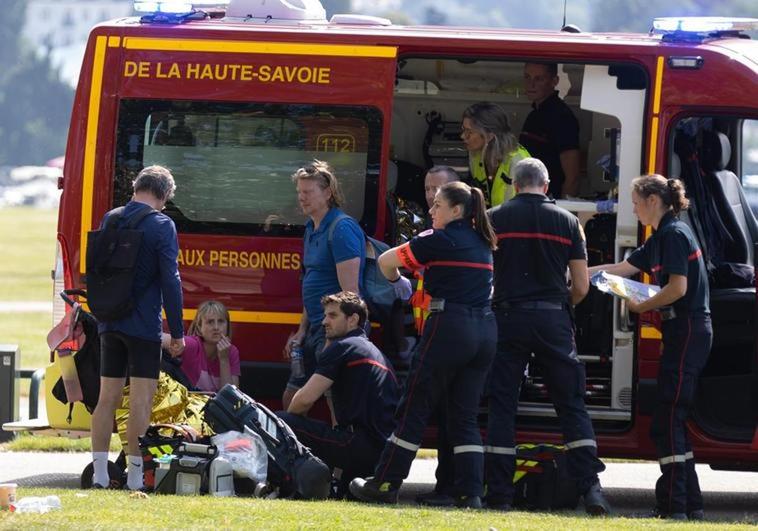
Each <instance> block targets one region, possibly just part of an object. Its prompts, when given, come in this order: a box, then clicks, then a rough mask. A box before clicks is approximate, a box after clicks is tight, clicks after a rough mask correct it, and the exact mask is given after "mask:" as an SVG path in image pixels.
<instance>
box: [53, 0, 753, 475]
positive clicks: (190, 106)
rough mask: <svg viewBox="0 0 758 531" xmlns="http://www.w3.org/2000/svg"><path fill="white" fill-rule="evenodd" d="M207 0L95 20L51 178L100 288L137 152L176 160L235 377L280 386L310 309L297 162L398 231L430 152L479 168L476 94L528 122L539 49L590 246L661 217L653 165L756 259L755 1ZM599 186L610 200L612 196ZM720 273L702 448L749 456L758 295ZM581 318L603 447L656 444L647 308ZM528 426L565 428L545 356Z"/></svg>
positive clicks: (530, 388) (199, 268)
mask: <svg viewBox="0 0 758 531" xmlns="http://www.w3.org/2000/svg"><path fill="white" fill-rule="evenodd" d="M213 3H214V4H224V5H217V6H215V7H214V6H210V7H209V6H206V8H205V10H201V9H200V8H198V7H197V6H195V7H193V6H192V5H187V6H184V7H182V8H179V9H177V6H176V5H174V3H171V2H137V4H139V5H138V7H139V8H140V9H145V8H148V7H149V8H150V9H153V10H155V11H154V12H151V13H145V14H144V16H143V17H142V18H139V17H134V18H124V19H120V20H116V21H113V22H110V23H106V24H102V25H99V26H97V27H96V28H94V29H93V30H92V33H91V36H90V39H89V43H88V45H87V49H86V55H85V59H84V64H83V68H82V71H81V76H80V80H79V85H78V88H77V92H76V99H75V102H74V109H73V116H72V120H71V128H70V132H69V137H68V145H67V150H66V164H65V169H64V176H63V179H62V181H61V187H62V189H63V193H62V198H61V203H60V214H59V222H58V247H57V263H56V267H55V275H54V276H55V285H56V287H55V291H56V292H57V291H59V290H60V289H62V288H63V287H66V288H86V278H85V267H84V261H83V257H84V256H85V249H86V245H87V231H88V230H90V229H92V228H93V227H95V226H97V224H98V223H99V221H100V219H101V217H102V215H103V214H104V213H105V212H106V211H107V210H109V209H111V208H113V207H115V206H118V205H122V204H124V203H125V202H126V201H127V200H128V199H129V197H130V190H131V181H132V179H133V178H134V177H135V176H136V174H137V173H138V172H139V170H140V169H141V168H143V167H144V166H147V165H150V164H162V165H165V166H168V167H170V168H171V170H172V171H173V174H174V176H175V178H176V181H177V186H178V189H177V192H176V197H175V198H174V200H173V201H172V202H171V203H170V204H169V205H168V207H167V209H166V213H167V214H168V215H169V216H170V217H171V218H172V219H173V220H174V221H175V223H176V226H177V229H178V232H179V239H180V247H181V254H180V258H179V260H180V266H181V276H182V281H183V289H184V301H185V309H184V316H185V319H188V320H189V319H191V318H192V317H193V315H194V312H195V310H196V308H197V306H198V304H199V303H200V302H202V301H203V300H206V299H211V298H212V299H217V300H220V301H222V302H223V303H224V304H226V305H227V306H228V307H229V308H230V310H231V317H232V320H233V326H234V337H235V343H236V344H237V345H238V346H239V348H240V351H241V355H242V360H243V361H242V366H243V369H242V370H243V374H242V378H241V387H242V389H243V390H245V391H247V392H248V393H250V394H252V395H253V396H255V397H257V398H260V399H265V400H275V399H278V397H280V396H281V392H282V389H283V386H284V383H285V380H286V377H287V374H288V366H287V364H286V362H285V360H283V359H282V347H283V345H284V342H285V340H286V338H287V335H288V334H289V333H290V332H292V331H293V329H294V328H295V326H296V325H297V323H298V322H299V320H300V311H301V308H302V305H301V301H300V297H299V293H300V284H299V278H300V270H301V264H302V239H301V237H302V235H303V230H304V222H305V219H304V216H303V215H302V213H301V212H300V211H299V209H298V205H297V201H296V194H295V191H294V187H293V184H292V182H291V180H290V175H291V174H292V172H293V171H294V170H295V169H296V168H298V167H299V166H300V165H302V164H303V163H305V162H307V161H309V160H312V159H314V158H318V159H323V160H327V161H329V162H330V163H331V164H332V165H333V166H334V167H335V169H336V173H337V175H338V177H339V178H340V179H341V181H342V183H343V185H344V188H345V192H346V196H347V198H348V200H347V211H348V212H349V213H350V214H351V215H353V216H354V217H355V218H356V219H358V220H360V223H361V225H362V226H363V227H364V229H365V230H366V232H367V233H369V234H371V235H374V236H376V237H378V238H381V239H391V240H392V239H395V238H397V234H398V230H397V215H396V211H397V210H398V208H400V209H401V210H402V209H403V208H407V207H408V205H409V204H413V203H417V204H420V205H423V204H424V197H423V194H424V192H423V175H424V171H425V169H426V168H428V167H429V166H430V165H432V164H448V165H452V166H454V167H457V168H459V169H461V170H462V171H463V172H465V171H466V169H467V153H466V151H465V150H464V148H463V144H462V142H461V141H460V138H459V135H460V122H461V113H462V111H463V110H464V109H465V108H466V107H467V106H468V105H470V104H472V103H474V102H478V101H492V102H495V103H498V104H499V105H501V106H502V107H504V108H505V109H506V111H507V112H508V114H509V117H510V119H511V126H512V128H513V130H514V131H515V132H516V133H518V131H520V129H521V125H522V123H523V121H524V119H525V118H526V116H527V114H528V113H529V111H530V110H531V104H530V102H529V101H528V100H527V99H526V97H525V94H524V90H523V70H524V65H525V63H527V62H534V61H538V62H555V63H557V64H558V65H559V76H560V83H559V85H558V87H557V88H558V90H559V93H560V96H561V97H562V98H563V99H564V101H565V102H566V103H567V104H568V105H569V107H570V108H571V109H572V110H573V112H574V114H575V115H576V116H577V118H578V120H579V124H580V152H581V161H582V162H581V168H582V169H581V181H580V182H581V186H580V192H579V197H578V198H576V199H571V200H563V201H559V204H562V205H563V206H565V207H566V208H568V209H569V210H572V211H574V212H576V213H577V215H578V216H579V217H580V219H581V220H582V221H583V222H584V223H585V227H586V232H587V238H588V247H589V248H590V262H591V263H597V262H599V261H600V260H609V259H610V260H618V259H622V258H623V257H624V256H625V255H626V253H628V252H629V251H630V250H631V249H633V248H635V247H637V246H638V245H639V244H640V243H641V242H642V241H644V238H645V237H646V236H647V235H649V228H647V227H642V226H639V224H638V223H637V220H636V218H635V216H634V214H633V212H632V204H631V201H630V198H629V183H630V181H631V179H632V178H634V177H636V176H637V175H639V174H642V173H648V172H657V173H661V174H664V175H670V176H675V175H679V176H681V177H682V178H683V179H684V180H685V183H686V184H687V186H688V190H690V195H691V196H692V200H693V203H694V207H695V208H694V210H693V211H692V212H691V213H690V221H689V222H690V223H691V224H692V225H693V227H694V228H695V229H696V233H697V234H698V235H699V237H700V238H702V242H701V243H702V244H703V246H705V247H708V246H709V245H710V246H711V247H712V248H713V249H712V251H713V253H712V255H713V256H714V257H715V256H717V252H716V251H718V253H720V254H718V257H719V259H720V261H722V262H728V263H741V264H747V265H753V264H754V259H755V255H756V248H755V245H756V242H758V228H756V222H755V217H754V215H753V213H752V212H751V206H750V200H751V198H752V197H755V195H756V192H758V182H757V181H758V99H756V94H758V44H756V42H754V41H752V40H750V39H749V38H747V35H746V34H745V32H744V30H750V29H755V27H756V26H755V24H756V21H751V20H726V19H710V20H702V19H682V20H675V19H667V20H659V21H658V22H657V28H658V30H657V31H654V32H651V34H610V33H605V34H598V33H582V32H579V33H576V32H568V31H563V32H562V31H535V30H530V31H522V30H510V29H494V28H459V27H424V26H411V27H409V26H394V25H392V24H391V23H390V22H389V21H388V20H385V19H380V18H376V17H361V16H356V15H336V16H334V17H333V18H332V19H331V20H326V19H325V17H324V11H323V9H322V8H321V6H320V5H319V4H318V2H314V1H308V2H300V3H298V4H297V5H298V6H300V7H293V6H295V3H288V2H283V1H282V2H277V1H274V0H270V1H266V2H261V1H260V0H258V1H252V0H227V1H224V2H213ZM182 4H185V3H182ZM205 4H208V2H205ZM172 11H184V12H183V13H177V12H172ZM696 192H697V193H696ZM609 198H611V199H612V198H618V201H617V202H606V203H603V204H601V205H602V206H604V207H605V209H606V210H609V212H608V213H598V201H599V200H607V199H609ZM602 206H601V208H602ZM753 207H755V204H753ZM717 225H718V229H717V230H716V229H713V227H715V226H717ZM727 284H728V282H727V283H725V284H724V285H714V286H713V287H712V293H711V301H712V310H713V320H714V328H715V342H714V346H713V351H712V353H711V356H710V361H709V362H708V366H707V367H706V369H705V370H704V372H703V374H702V377H701V381H700V388H699V392H698V398H697V403H696V406H695V408H694V411H693V416H692V419H691V422H690V423H689V427H690V430H691V433H692V440H693V444H694V449H695V453H696V454H697V455H698V458H699V459H701V460H703V461H704V462H708V463H711V464H712V465H713V466H719V467H728V468H735V469H751V468H752V469H755V468H758V432H757V431H756V421H757V420H758V360H757V359H756V356H757V354H756V311H757V310H756V308H757V307H758V302H757V301H756V289H755V286H752V287H751V286H744V285H742V286H739V287H735V286H729V285H727ZM56 304H57V306H56V311H58V312H62V311H63V308H62V303H59V302H56ZM576 320H577V327H578V338H577V342H578V347H579V353H580V355H581V357H582V359H584V361H585V362H586V364H587V374H588V378H587V391H586V399H587V404H588V409H589V411H590V415H591V416H592V418H593V421H594V423H595V429H596V432H597V434H598V442H599V448H600V453H601V454H602V455H604V456H615V457H633V458H654V449H653V446H652V444H651V442H650V440H649V436H648V431H649V424H650V412H651V403H652V402H653V400H654V392H655V375H656V369H657V365H658V360H659V356H660V347H661V334H660V327H659V321H658V318H657V316H656V314H654V313H650V314H645V315H642V316H641V317H640V318H639V319H636V320H635V319H634V318H633V317H632V316H630V314H629V312H627V311H626V309H625V307H624V305H623V304H622V303H620V302H619V301H618V300H611V299H610V298H603V297H602V296H600V295H595V296H594V297H591V299H590V300H588V301H587V303H585V304H583V305H581V306H580V307H578V308H577V315H576ZM485 415H486V411H485V410H483V418H484V416H485ZM519 426H520V432H519V433H520V438H521V439H522V440H530V441H535V440H539V441H557V440H559V436H558V430H557V423H556V418H555V412H554V410H553V407H552V405H551V404H550V402H549V400H548V399H547V395H546V393H545V388H544V385H543V382H542V379H541V377H540V372H539V367H537V366H535V367H530V369H529V374H528V375H526V377H525V382H524V385H523V386H522V399H521V403H520V406H519ZM429 434H430V435H433V431H430V432H429Z"/></svg>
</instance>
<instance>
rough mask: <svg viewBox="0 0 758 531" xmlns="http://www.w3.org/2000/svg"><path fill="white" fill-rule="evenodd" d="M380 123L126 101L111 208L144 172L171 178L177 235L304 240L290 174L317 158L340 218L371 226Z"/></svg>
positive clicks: (364, 113) (252, 108)
mask: <svg viewBox="0 0 758 531" xmlns="http://www.w3.org/2000/svg"><path fill="white" fill-rule="evenodd" d="M381 131H382V120H381V114H380V112H379V111H378V110H377V109H374V108H370V107H330V106H321V105H318V106H317V105H271V104H251V103H217V102H186V101H173V102H172V101H145V100H123V101H122V102H121V103H120V112H119V127H118V133H117V157H116V165H115V185H114V194H113V202H114V205H121V204H124V203H126V202H127V201H128V200H129V197H130V195H131V181H132V180H133V179H134V177H135V176H136V174H137V173H138V172H139V170H140V169H142V168H143V167H145V166H149V165H151V164H160V165H163V166H166V167H168V168H170V169H171V171H172V173H173V175H174V178H175V179H176V184H177V190H176V195H175V197H174V199H173V201H171V202H170V203H169V205H167V207H166V213H167V214H168V215H169V216H171V217H172V218H173V219H174V221H175V222H176V224H177V229H178V230H179V231H180V232H186V233H220V234H252V235H255V234H260V235H265V236H277V235H280V236H285V235H286V236H290V235H296V234H301V233H302V231H303V227H304V223H305V217H304V216H303V214H302V212H301V210H300V208H299V206H298V203H297V197H296V194H295V186H294V184H293V183H292V180H291V175H292V173H293V172H294V171H295V170H296V169H297V168H299V167H300V166H302V165H303V164H305V163H307V162H309V161H311V160H313V159H320V160H325V161H327V162H329V163H330V164H331V165H332V167H333V168H334V170H335V173H336V175H337V178H338V179H339V181H340V184H341V185H342V189H343V193H344V195H345V205H344V209H345V210H346V211H347V213H348V214H350V215H352V216H353V217H355V218H356V219H359V220H361V221H362V222H363V224H364V226H366V227H368V228H371V227H372V226H373V225H374V222H375V219H374V218H375V212H376V204H375V203H376V197H377V193H376V191H377V185H378V168H379V153H380V142H381Z"/></svg>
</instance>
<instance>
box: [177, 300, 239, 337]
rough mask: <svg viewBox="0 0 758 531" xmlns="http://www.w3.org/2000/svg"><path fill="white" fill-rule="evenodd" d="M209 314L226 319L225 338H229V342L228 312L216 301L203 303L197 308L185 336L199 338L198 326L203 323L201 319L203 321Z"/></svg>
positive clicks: (230, 322) (229, 323) (229, 321)
mask: <svg viewBox="0 0 758 531" xmlns="http://www.w3.org/2000/svg"><path fill="white" fill-rule="evenodd" d="M209 314H217V315H220V316H222V317H223V318H224V319H226V337H228V338H229V340H231V339H232V320H231V319H230V318H229V310H227V309H226V306H224V305H223V304H221V303H220V302H218V301H205V302H204V303H202V304H201V305H200V306H198V308H197V313H196V314H195V318H194V319H192V322H191V323H190V325H189V328H188V329H187V335H188V336H199V335H200V325H201V324H202V322H203V319H205V318H206V317H207V316H208V315H209Z"/></svg>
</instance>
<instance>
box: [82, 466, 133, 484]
mask: <svg viewBox="0 0 758 531" xmlns="http://www.w3.org/2000/svg"><path fill="white" fill-rule="evenodd" d="M94 475H95V464H94V463H90V464H88V465H87V466H85V467H84V470H82V475H81V478H80V480H79V481H80V486H81V488H83V489H91V488H92V477H93V476H94ZM108 477H110V478H111V481H110V484H109V485H108V487H107V488H109V489H122V488H123V487H124V484H125V481H124V470H123V469H122V468H119V466H118V465H117V464H116V463H114V462H113V461H108Z"/></svg>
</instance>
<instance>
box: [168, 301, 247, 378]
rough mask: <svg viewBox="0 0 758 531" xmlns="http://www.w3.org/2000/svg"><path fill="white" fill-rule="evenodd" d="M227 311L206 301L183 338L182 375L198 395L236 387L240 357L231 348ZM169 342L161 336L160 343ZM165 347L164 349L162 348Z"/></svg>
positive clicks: (235, 348) (221, 306)
mask: <svg viewBox="0 0 758 531" xmlns="http://www.w3.org/2000/svg"><path fill="white" fill-rule="evenodd" d="M231 339H232V324H231V322H230V320H229V310H227V309H226V306H224V305H223V304H221V303H220V302H217V301H205V302H204V303H202V304H201V305H200V307H199V308H198V309H197V314H196V315H195V319H193V321H192V323H191V324H190V326H189V329H188V330H187V335H186V336H185V337H184V343H185V347H184V351H183V352H182V358H181V359H182V366H181V368H182V371H183V372H184V374H186V375H187V378H189V380H190V381H191V382H192V383H193V385H194V386H195V387H197V388H198V389H199V390H200V391H211V392H215V391H218V390H219V389H221V388H222V387H223V386H224V385H226V384H228V383H231V384H234V385H239V376H240V353H239V350H238V349H237V347H235V346H234V345H232V342H231ZM168 340H170V336H169V335H168V334H163V342H164V343H167V341H168ZM164 347H165V345H164Z"/></svg>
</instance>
